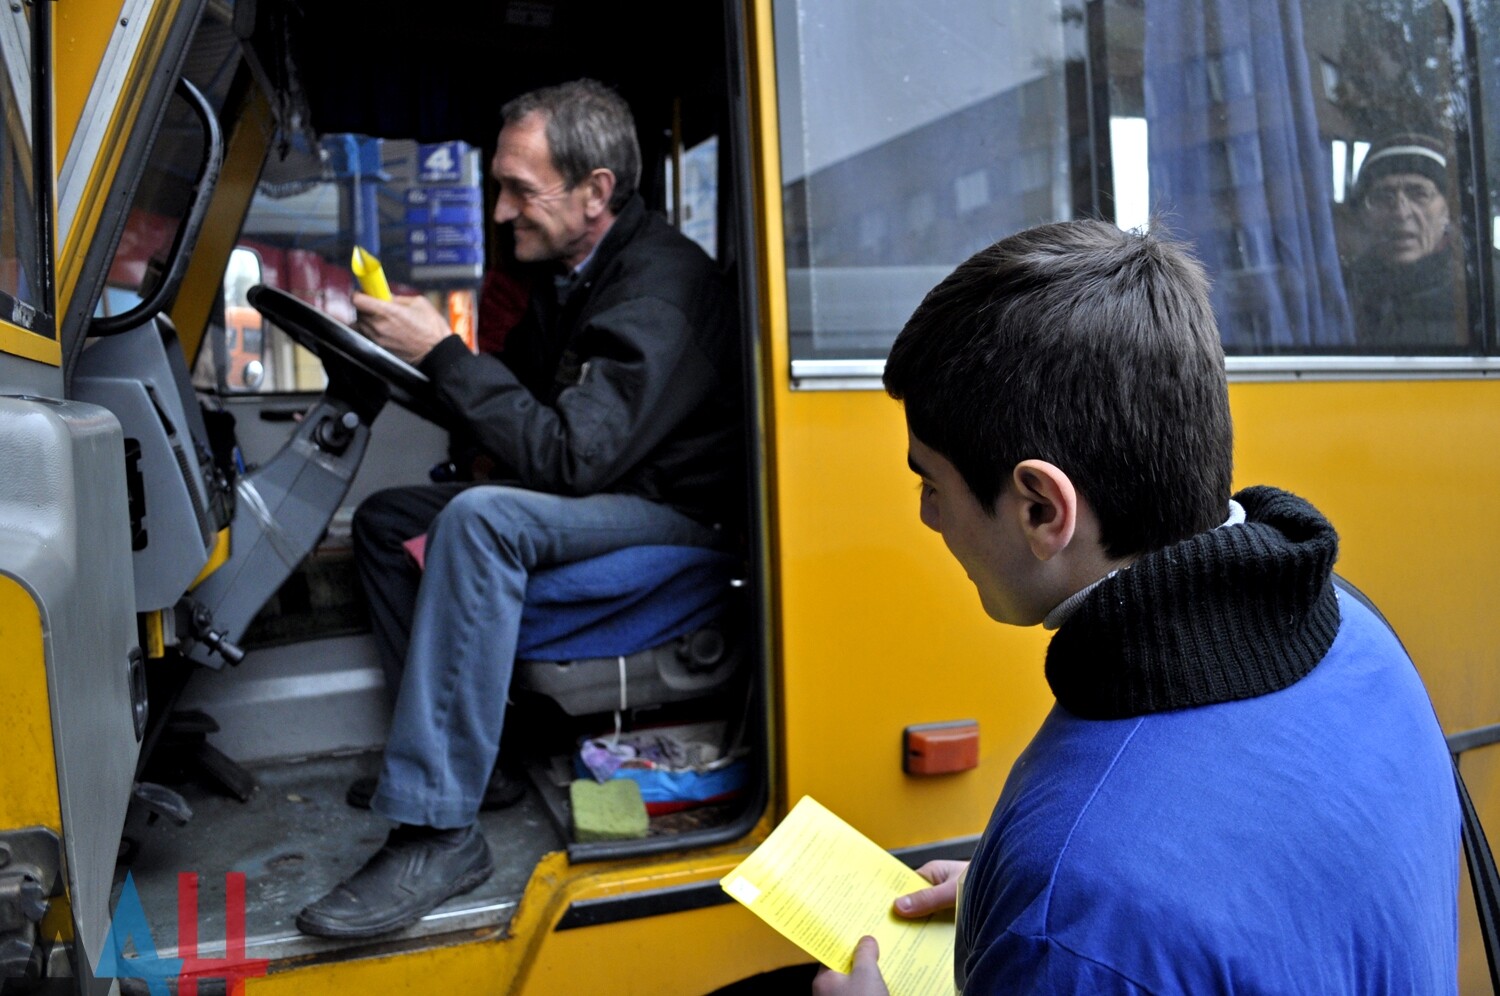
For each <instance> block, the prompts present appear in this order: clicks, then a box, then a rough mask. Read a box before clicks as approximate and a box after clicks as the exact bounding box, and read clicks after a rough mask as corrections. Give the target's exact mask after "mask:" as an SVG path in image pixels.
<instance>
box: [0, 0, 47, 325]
mask: <svg viewBox="0 0 1500 996" xmlns="http://www.w3.org/2000/svg"><path fill="white" fill-rule="evenodd" d="M28 11H29V7H25V6H22V5H16V6H15V7H14V8H13V9H10V8H7V9H6V10H5V11H4V12H3V13H0V294H3V295H4V296H3V297H0V318H3V319H5V320H6V321H15V320H17V319H23V318H25V317H26V316H27V315H29V314H32V309H36V308H37V307H38V306H40V305H41V304H42V302H41V301H40V300H39V298H38V295H39V294H40V274H39V272H38V265H39V262H40V260H39V257H38V254H37V246H36V235H37V232H36V209H35V200H34V191H33V190H32V184H33V182H34V181H33V178H32V159H31V69H30V56H29V54H28V53H29V52H30V48H31V46H30V42H31V34H30V31H31V28H30V24H29V23H28V17H27V13H28ZM15 302H19V303H20V305H21V307H20V308H17V307H16V304H15ZM28 306H29V307H28ZM20 324H22V325H25V326H26V327H30V325H29V323H26V322H20Z"/></svg>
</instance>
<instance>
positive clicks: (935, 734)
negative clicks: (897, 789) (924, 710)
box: [901, 719, 979, 775]
mask: <svg viewBox="0 0 1500 996" xmlns="http://www.w3.org/2000/svg"><path fill="white" fill-rule="evenodd" d="M901 743H902V751H901V768H902V770H904V771H905V772H906V773H907V774H908V775H945V774H948V773H949V772H952V771H968V770H969V769H970V768H977V767H979V721H978V720H975V719H955V720H952V721H950V722H947V723H916V724H914V725H912V726H908V727H907V728H906V729H905V730H904V731H902V734H901Z"/></svg>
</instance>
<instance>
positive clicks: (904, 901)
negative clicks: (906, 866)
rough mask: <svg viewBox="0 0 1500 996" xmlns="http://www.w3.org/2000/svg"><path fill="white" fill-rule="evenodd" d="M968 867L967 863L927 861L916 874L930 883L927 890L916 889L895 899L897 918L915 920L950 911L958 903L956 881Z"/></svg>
mask: <svg viewBox="0 0 1500 996" xmlns="http://www.w3.org/2000/svg"><path fill="white" fill-rule="evenodd" d="M968 867H969V863H968V862H967V861H929V862H927V863H926V864H925V865H923V866H922V867H921V868H918V869H917V874H918V875H921V876H922V877H923V878H925V879H926V880H927V881H929V882H931V883H932V887H931V888H928V889H918V890H917V891H916V892H909V893H907V894H906V895H904V896H900V897H898V898H897V899H896V902H895V909H896V915H897V916H904V917H907V918H908V919H912V920H916V919H919V918H921V917H924V916H927V915H928V914H929V913H936V912H938V911H939V910H946V909H952V908H953V906H954V904H956V903H957V902H958V880H959V877H960V876H961V875H963V873H964V870H965V869H966V868H968Z"/></svg>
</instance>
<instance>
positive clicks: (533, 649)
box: [516, 546, 740, 661]
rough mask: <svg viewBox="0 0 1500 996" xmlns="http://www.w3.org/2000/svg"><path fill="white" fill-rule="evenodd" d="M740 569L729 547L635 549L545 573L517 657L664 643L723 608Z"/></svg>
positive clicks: (613, 652)
mask: <svg viewBox="0 0 1500 996" xmlns="http://www.w3.org/2000/svg"><path fill="white" fill-rule="evenodd" d="M739 566H740V565H739V560H738V558H736V557H735V556H733V555H732V554H728V553H725V552H723V551H721V550H709V549H704V548H702V547H693V546H632V547H625V548H624V549H621V550H616V551H614V552H612V553H606V554H603V555H602V556H598V557H591V558H589V559H588V560H578V561H574V562H573V563H570V564H562V565H560V566H557V567H550V568H547V569H546V570H542V571H537V572H536V573H535V574H533V575H532V576H531V579H530V581H529V582H528V584H527V588H526V604H525V607H524V608H523V609H522V611H521V634H520V641H519V643H518V644H517V648H516V657H517V658H518V659H520V660H543V661H566V660H577V659H580V658H588V657H619V656H624V655H627V654H633V653H636V652H637V651H640V650H646V649H648V648H650V647H656V646H660V645H661V644H663V643H666V642H668V641H670V640H673V639H676V638H677V637H679V636H682V635H683V634H685V633H690V632H692V631H693V630H694V629H697V628H698V627H700V626H702V625H704V624H705V623H707V622H710V621H711V620H713V619H714V618H715V617H716V616H718V615H719V614H720V613H721V612H722V611H723V609H724V606H725V603H726V601H727V599H728V597H729V592H730V582H731V581H732V580H733V579H734V577H735V575H736V573H737V572H738V570H739Z"/></svg>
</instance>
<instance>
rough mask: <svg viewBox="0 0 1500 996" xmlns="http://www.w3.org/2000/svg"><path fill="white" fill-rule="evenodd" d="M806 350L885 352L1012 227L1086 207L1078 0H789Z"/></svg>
mask: <svg viewBox="0 0 1500 996" xmlns="http://www.w3.org/2000/svg"><path fill="white" fill-rule="evenodd" d="M773 12H774V19H775V32H776V63H777V89H778V94H779V98H778V99H779V102H780V117H781V128H780V132H781V172H782V176H781V180H782V201H783V208H784V217H785V225H786V257H787V258H786V266H787V296H788V309H789V312H790V315H789V318H790V325H791V336H792V358H793V360H794V361H797V360H849V359H866V360H869V359H875V360H879V359H883V358H884V357H885V354H886V352H887V351H888V350H889V348H890V344H891V340H892V339H894V338H895V335H896V333H897V332H898V331H899V330H900V328H901V326H902V324H903V323H904V322H905V321H906V319H907V317H908V316H910V314H911V312H912V309H913V308H915V307H916V305H917V304H918V303H919V302H920V301H921V299H922V296H923V295H924V294H925V293H926V292H927V290H928V289H930V288H931V287H932V285H933V284H934V283H936V282H937V281H938V280H940V279H941V278H942V277H943V276H945V275H946V274H947V273H948V272H949V271H950V270H951V269H952V268H953V266H954V265H955V264H957V263H958V262H960V261H961V260H963V259H964V258H965V257H967V256H968V255H970V254H971V253H973V252H974V251H975V250H977V249H980V248H983V247H984V246H986V245H989V244H990V243H991V242H993V241H994V240H995V239H996V238H998V237H999V236H1000V235H1003V234H1005V233H1007V232H1013V231H1015V230H1017V229H1019V228H1024V227H1027V226H1029V225H1035V224H1040V223H1042V222H1047V221H1054V220H1058V219H1062V218H1068V217H1070V216H1071V215H1072V213H1073V205H1072V203H1071V201H1072V198H1071V187H1070V180H1069V162H1068V149H1069V141H1068V125H1067V107H1066V100H1065V92H1064V91H1065V62H1066V58H1065V44H1064V37H1065V22H1066V20H1067V19H1066V18H1065V17H1064V14H1063V10H1062V5H1061V4H1060V3H1059V2H1057V0H1053V2H1043V3H1026V2H1021V0H1001V2H996V0H893V2H890V3H881V4H872V3H868V2H866V0H776V3H775V5H774V8H773Z"/></svg>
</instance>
